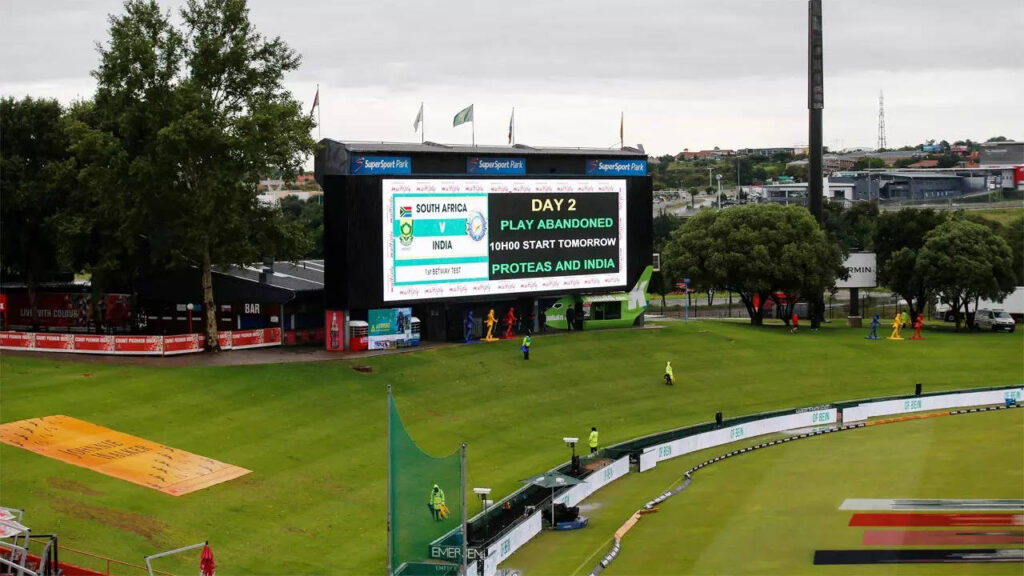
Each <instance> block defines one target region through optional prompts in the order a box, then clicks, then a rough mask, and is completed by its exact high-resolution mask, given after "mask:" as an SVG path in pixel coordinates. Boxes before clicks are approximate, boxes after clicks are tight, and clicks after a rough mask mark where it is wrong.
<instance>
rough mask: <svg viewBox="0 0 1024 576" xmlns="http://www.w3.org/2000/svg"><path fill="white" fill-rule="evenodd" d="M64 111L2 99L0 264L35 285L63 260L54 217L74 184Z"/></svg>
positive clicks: (51, 104) (44, 103) (52, 104)
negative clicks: (59, 259) (60, 258)
mask: <svg viewBox="0 0 1024 576" xmlns="http://www.w3.org/2000/svg"><path fill="white" fill-rule="evenodd" d="M63 114H64V111H63V109H62V108H61V106H60V104H59V103H58V102H57V101H56V100H45V99H39V100H37V99H33V98H23V99H21V100H15V99H13V98H3V99H0V193H2V198H0V265H2V267H3V270H2V275H3V276H7V277H18V278H21V279H23V280H24V281H25V282H26V284H27V286H28V291H29V300H30V303H31V308H32V309H33V310H35V293H36V286H37V284H38V282H39V280H40V279H41V278H43V277H44V276H46V275H47V274H49V273H52V272H53V271H54V270H55V269H56V267H57V262H58V248H59V240H58V238H57V227H56V226H55V224H54V215H55V214H56V213H57V212H58V211H59V210H61V209H62V208H63V206H64V205H65V203H66V201H67V194H68V190H69V189H70V186H71V184H72V183H73V181H74V173H73V170H71V169H70V165H69V153H68V136H67V132H66V131H65V130H64V122H63Z"/></svg>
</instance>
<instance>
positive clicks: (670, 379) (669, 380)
mask: <svg viewBox="0 0 1024 576" xmlns="http://www.w3.org/2000/svg"><path fill="white" fill-rule="evenodd" d="M675 381H676V378H675V376H674V375H673V374H672V362H667V363H665V384H668V385H669V386H671V385H673V384H674V383H675Z"/></svg>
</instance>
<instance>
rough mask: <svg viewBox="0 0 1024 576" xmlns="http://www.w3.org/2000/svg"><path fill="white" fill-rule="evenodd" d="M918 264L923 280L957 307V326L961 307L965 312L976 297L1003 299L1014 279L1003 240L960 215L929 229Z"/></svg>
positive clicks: (1010, 256)
mask: <svg viewBox="0 0 1024 576" xmlns="http://www.w3.org/2000/svg"><path fill="white" fill-rule="evenodd" d="M917 268H918V273H919V274H920V275H921V276H922V277H923V278H924V280H925V283H926V284H927V285H928V286H930V287H931V288H932V290H934V291H935V292H936V293H937V294H940V295H941V297H942V299H943V300H944V301H945V302H947V303H948V304H949V305H950V306H952V307H953V309H954V310H957V314H956V327H957V329H959V328H960V313H959V311H960V310H961V309H962V310H963V311H964V313H965V314H966V313H967V311H968V305H969V304H971V303H976V301H977V299H978V298H985V299H988V300H996V301H998V300H1002V299H1003V298H1004V297H1006V295H1007V294H1009V293H1010V292H1011V291H1013V287H1014V281H1015V275H1014V272H1013V255H1012V253H1011V251H1010V247H1009V245H1007V243H1006V241H1005V240H1003V239H1002V238H1001V237H999V236H998V235H996V234H995V233H994V232H992V230H990V229H989V228H987V227H986V226H983V225H981V224H977V223H974V222H970V221H968V220H966V219H964V218H960V217H953V218H950V219H949V220H948V221H946V222H943V223H942V224H940V225H939V226H937V227H936V228H935V229H934V230H932V231H931V232H929V233H928V235H927V236H926V238H925V243H924V246H923V247H922V248H921V253H920V255H919V257H918V259H917ZM968 318H969V316H968Z"/></svg>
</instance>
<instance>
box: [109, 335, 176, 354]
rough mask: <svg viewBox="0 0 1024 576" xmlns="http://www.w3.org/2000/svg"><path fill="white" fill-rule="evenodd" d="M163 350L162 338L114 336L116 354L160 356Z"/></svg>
mask: <svg viewBox="0 0 1024 576" xmlns="http://www.w3.org/2000/svg"><path fill="white" fill-rule="evenodd" d="M172 338H173V336H172ZM163 350H164V347H163V338H162V337H160V336H114V353H115V354H160V353H162V352H163Z"/></svg>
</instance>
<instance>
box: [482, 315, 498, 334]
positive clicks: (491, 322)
mask: <svg viewBox="0 0 1024 576" xmlns="http://www.w3.org/2000/svg"><path fill="white" fill-rule="evenodd" d="M484 323H485V324H487V336H486V337H485V338H484V342H495V341H497V340H498V339H497V338H495V337H494V336H492V335H491V332H492V331H494V325H495V324H497V323H498V319H497V318H495V317H494V308H491V310H490V312H488V313H487V319H486V320H484Z"/></svg>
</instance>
